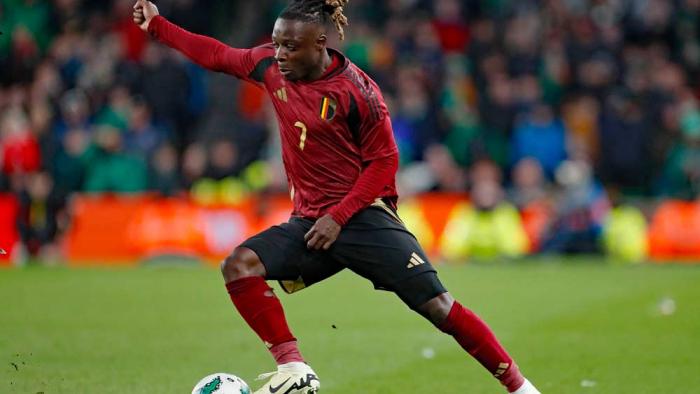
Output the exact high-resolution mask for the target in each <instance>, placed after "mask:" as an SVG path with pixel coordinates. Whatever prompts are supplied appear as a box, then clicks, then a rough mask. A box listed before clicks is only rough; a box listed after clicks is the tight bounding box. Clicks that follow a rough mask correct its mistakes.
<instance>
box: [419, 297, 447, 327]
mask: <svg viewBox="0 0 700 394" xmlns="http://www.w3.org/2000/svg"><path fill="white" fill-rule="evenodd" d="M454 302H455V299H454V298H452V296H451V295H450V293H442V294H440V295H438V296H436V297H434V298H432V299H431V300H429V301H428V302H426V303H425V304H423V305H421V306H420V307H419V308H418V311H419V312H420V313H421V314H423V315H424V316H425V317H427V318H428V320H430V322H432V323H433V324H434V325H435V326H440V325H441V324H442V323H443V322H444V321H445V319H447V316H448V315H449V314H450V311H451V310H452V305H453V304H454Z"/></svg>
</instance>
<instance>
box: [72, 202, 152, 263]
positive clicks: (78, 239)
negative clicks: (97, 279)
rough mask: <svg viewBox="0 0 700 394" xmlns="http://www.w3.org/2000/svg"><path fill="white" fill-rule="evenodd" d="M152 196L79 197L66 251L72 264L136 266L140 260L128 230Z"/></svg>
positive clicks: (73, 211) (74, 206)
mask: <svg viewBox="0 0 700 394" xmlns="http://www.w3.org/2000/svg"><path fill="white" fill-rule="evenodd" d="M151 200H153V197H150V196H115V195H99V196H98V195H76V196H74V198H73V200H72V201H71V202H70V205H71V206H70V209H71V217H72V223H71V226H70V231H68V233H67V234H66V235H65V239H64V244H63V247H64V251H65V254H66V256H67V257H68V259H69V260H70V261H71V263H72V264H83V263H85V262H90V263H103V262H105V261H109V263H110V264H132V263H133V261H134V260H135V259H137V258H139V257H141V256H140V254H139V253H138V249H137V248H135V247H134V246H133V245H132V244H131V242H130V241H131V240H132V239H133V238H132V237H131V236H130V235H129V232H128V230H129V229H130V228H131V223H132V222H133V221H134V218H135V216H136V214H137V213H138V212H139V210H140V209H141V208H142V207H143V206H144V204H147V203H148V202H149V201H151Z"/></svg>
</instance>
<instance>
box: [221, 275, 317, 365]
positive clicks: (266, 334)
mask: <svg viewBox="0 0 700 394" xmlns="http://www.w3.org/2000/svg"><path fill="white" fill-rule="evenodd" d="M226 289H227V290H228V294H229V295H230V296H231V301H233V304H234V305H235V306H236V309H238V313H240V314H241V316H242V317H243V319H244V320H245V321H246V322H247V323H248V325H249V326H250V328H252V329H253V331H255V333H256V334H258V336H259V337H260V339H262V340H263V342H265V345H266V346H267V348H268V349H269V350H270V353H272V356H273V357H274V358H275V361H276V362H277V364H285V363H288V362H291V361H302V362H303V361H304V359H303V358H302V356H301V353H299V348H298V347H297V341H296V338H294V336H293V335H292V332H291V331H290V330H289V326H288V325H287V319H286V318H285V317H284V310H283V309H282V304H281V303H280V301H279V299H277V297H276V296H275V294H274V293H273V292H272V289H271V288H270V286H268V285H267V283H265V279H263V278H261V277H259V276H257V277H250V278H242V279H238V280H235V281H233V282H230V283H227V284H226Z"/></svg>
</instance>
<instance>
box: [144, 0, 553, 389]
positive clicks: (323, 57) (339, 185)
mask: <svg viewBox="0 0 700 394" xmlns="http://www.w3.org/2000/svg"><path fill="white" fill-rule="evenodd" d="M346 3H347V0H341V1H339V0H292V1H291V3H290V4H289V5H288V6H287V7H286V8H285V9H284V10H283V11H282V13H281V14H280V15H279V17H278V19H277V21H276V22H275V26H274V29H273V31H272V42H271V43H270V44H267V45H262V46H258V47H255V48H252V49H237V48H231V47H228V46H226V45H224V44H222V43H221V42H218V41H216V40H214V39H212V38H209V37H204V36H200V35H196V34H193V33H190V32H187V31H185V30H183V29H181V28H179V27H178V26H176V25H174V24H172V23H171V22H169V21H167V20H166V19H165V18H163V17H162V16H159V15H158V9H157V8H156V6H155V5H154V4H153V3H151V2H149V1H147V0H138V1H137V2H136V4H135V5H134V14H133V17H134V22H135V23H136V24H138V25H139V26H140V27H141V29H143V30H144V31H147V32H148V33H150V35H151V36H153V37H155V38H156V39H158V40H160V41H161V42H163V43H165V44H166V45H168V46H170V47H172V48H175V49H177V50H178V51H180V52H182V53H183V54H184V55H186V56H187V57H188V58H190V59H192V61H194V62H196V63H197V64H199V65H201V66H203V67H205V68H207V69H210V70H214V71H220V72H224V73H227V74H231V75H233V76H235V77H237V78H240V79H243V80H246V81H249V82H252V83H255V84H257V85H258V86H260V87H262V88H264V89H265V90H266V91H267V93H268V94H269V95H270V97H271V99H272V102H273V105H274V108H275V111H276V114H277V120H278V122H279V126H280V134H281V140H282V157H283V160H284V165H285V169H286V172H287V177H288V181H289V189H290V193H291V196H292V199H293V201H294V211H293V212H292V215H291V218H290V219H289V221H288V222H287V223H283V224H281V225H279V226H274V227H272V228H269V229H267V230H265V231H263V232H262V233H260V234H258V235H255V236H253V237H252V238H250V239H248V240H246V241H245V242H243V244H241V245H240V246H238V247H237V248H236V249H235V250H234V251H233V253H232V254H231V255H230V256H229V257H227V258H226V259H225V260H224V262H223V263H222V266H221V270H222V273H223V276H224V279H225V282H226V288H227V290H228V293H229V295H230V297H231V300H232V301H233V304H234V305H235V307H236V309H237V310H238V312H239V313H240V314H241V316H242V317H243V318H244V319H245V321H246V322H247V323H248V325H249V326H250V328H252V329H253V331H255V332H256V333H257V335H258V336H259V337H260V339H261V340H262V341H263V342H264V343H265V345H266V346H267V348H268V349H269V351H270V353H272V356H273V357H274V358H275V360H276V362H277V365H278V367H277V371H276V372H273V373H271V374H266V375H263V376H265V377H269V378H270V380H269V381H268V382H267V383H266V384H265V385H264V386H263V387H262V388H261V389H260V390H258V391H256V393H258V394H266V393H281V394H295V393H303V394H310V393H316V392H318V390H319V387H320V381H319V379H318V377H317V376H316V374H315V373H314V371H313V370H312V369H311V367H310V366H309V365H307V364H306V363H305V362H304V359H303V357H302V355H301V353H300V351H299V348H298V345H297V340H296V338H294V336H293V335H292V333H291V331H290V329H289V327H288V325H287V321H286V318H285V315H284V311H283V309H282V305H281V304H280V301H279V299H278V298H277V297H276V296H275V294H274V293H273V291H272V289H271V288H270V287H269V286H268V285H267V283H266V280H277V281H279V282H280V285H281V286H282V288H283V289H284V290H285V291H286V292H288V293H292V292H294V291H297V290H300V289H302V288H304V287H308V286H310V285H312V284H314V283H317V282H319V281H322V280H324V279H326V278H328V277H330V276H332V275H334V274H336V273H337V272H339V271H341V270H343V269H345V268H348V269H350V270H352V271H353V272H355V273H356V274H358V275H360V276H362V277H364V278H367V279H369V280H370V281H372V283H373V284H374V286H375V287H376V288H377V289H382V290H388V291H391V292H394V293H396V295H397V296H398V297H399V298H400V299H401V300H402V301H403V302H404V303H405V304H406V305H407V306H408V307H409V308H411V309H412V310H414V311H416V312H418V313H419V314H421V315H422V316H423V317H425V318H426V319H428V320H429V321H430V322H432V323H433V324H434V325H435V326H436V327H437V328H439V329H440V330H442V331H443V332H445V333H447V334H449V335H451V336H453V337H454V338H455V339H456V340H457V342H458V343H459V344H460V345H461V346H462V347H463V348H464V349H465V350H466V351H467V352H468V353H469V354H471V355H472V356H473V357H474V358H476V359H477V360H478V361H479V362H480V363H481V364H482V365H483V366H484V367H485V368H486V369H487V370H488V371H489V372H490V373H491V374H493V376H495V377H496V378H497V379H498V380H499V381H500V382H501V383H502V384H503V385H504V386H505V388H506V389H507V390H508V392H510V393H518V394H523V393H539V392H538V391H537V389H536V388H535V387H534V386H533V385H532V384H531V383H530V382H529V381H528V380H527V379H525V378H524V377H523V375H522V374H521V373H520V371H519V369H518V367H517V365H516V364H515V362H514V361H513V359H512V358H511V357H510V356H509V355H508V353H507V352H506V351H505V349H503V347H502V346H501V345H500V344H499V342H498V341H497V339H496V337H495V336H494V334H493V332H492V331H491V330H490V329H489V327H488V326H487V325H486V324H485V323H484V322H483V321H482V320H481V319H480V318H479V317H478V316H476V315H475V314H474V313H473V312H471V311H470V310H469V309H467V308H465V307H464V306H462V305H461V304H460V303H458V302H457V301H455V300H454V299H453V298H452V296H451V295H450V294H449V293H448V292H447V290H446V289H445V288H444V287H443V285H442V284H441V283H440V280H439V279H438V276H437V273H436V271H435V269H434V268H433V266H432V265H431V264H430V263H429V262H428V258H427V257H426V255H425V252H423V250H422V249H421V247H420V245H419V244H418V242H417V241H416V239H415V237H414V236H413V235H412V234H411V233H410V232H409V231H408V230H407V229H406V228H405V227H404V225H403V223H402V222H401V220H400V219H399V217H398V216H397V215H396V202H397V193H396V187H395V181H394V178H395V174H396V170H397V167H398V151H397V147H396V143H395V142H394V137H393V132H392V128H391V122H390V118H389V113H388V112H387V107H386V105H385V104H384V100H383V98H382V95H381V93H380V91H379V87H378V86H377V85H376V84H375V83H374V81H372V80H371V79H370V78H369V77H368V76H367V75H366V74H365V73H364V72H362V70H360V69H359V68H358V67H357V66H355V65H354V64H353V63H352V62H350V61H349V60H348V59H347V58H346V57H345V56H343V54H341V53H340V52H338V51H336V50H334V49H331V48H328V47H327V46H326V43H327V39H328V37H327V35H326V26H327V25H329V24H330V23H332V24H334V25H335V27H336V29H337V30H338V32H339V34H340V38H341V39H343V36H344V32H343V26H344V25H347V19H346V17H345V15H344V14H343V7H344V6H345V5H346Z"/></svg>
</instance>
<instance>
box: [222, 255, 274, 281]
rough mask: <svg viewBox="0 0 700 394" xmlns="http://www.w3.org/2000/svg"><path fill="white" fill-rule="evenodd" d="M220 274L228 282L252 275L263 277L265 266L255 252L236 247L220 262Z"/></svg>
mask: <svg viewBox="0 0 700 394" xmlns="http://www.w3.org/2000/svg"><path fill="white" fill-rule="evenodd" d="M221 274H222V275H223V276H224V279H225V280H226V282H227V283H228V282H232V281H234V280H237V279H241V278H248V277H252V276H262V277H264V276H265V268H264V266H263V265H262V262H261V261H260V258H258V255H257V254H255V252H253V251H252V250H250V249H248V248H241V247H238V248H236V249H235V250H234V251H233V253H231V255H229V256H228V257H226V258H225V259H224V261H222V262H221Z"/></svg>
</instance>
